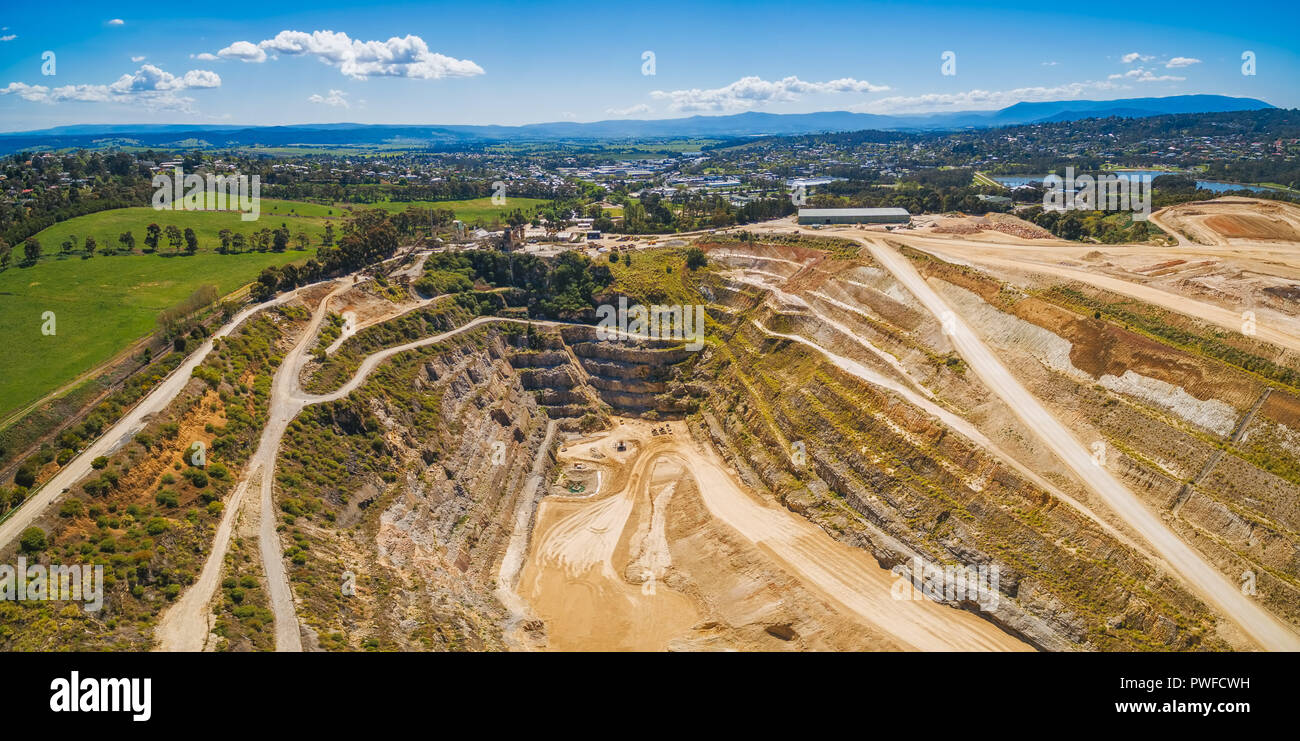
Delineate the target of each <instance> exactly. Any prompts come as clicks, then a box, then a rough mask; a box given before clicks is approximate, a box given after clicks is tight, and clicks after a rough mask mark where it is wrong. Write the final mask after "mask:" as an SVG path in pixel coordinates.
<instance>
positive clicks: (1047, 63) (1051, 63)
mask: <svg viewBox="0 0 1300 741" xmlns="http://www.w3.org/2000/svg"><path fill="white" fill-rule="evenodd" d="M1058 64H1060V62H1043V66H1044V67H1055V66H1056V65H1058Z"/></svg>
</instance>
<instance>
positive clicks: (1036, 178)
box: [993, 170, 1279, 193]
mask: <svg viewBox="0 0 1300 741" xmlns="http://www.w3.org/2000/svg"><path fill="white" fill-rule="evenodd" d="M1057 174H1062V173H1057ZM1114 174H1115V175H1117V176H1119V177H1122V178H1128V179H1133V178H1139V177H1141V176H1143V175H1149V176H1151V177H1152V178H1155V177H1158V176H1160V175H1174V174H1185V173H1172V172H1164V171H1162V170H1122V171H1118V172H1115V173H1114ZM1043 177H1044V176H1043V175H1013V176H995V177H994V178H993V179H994V180H996V181H998V182H999V183H1001V184H1003V185H1005V186H1007V187H1008V188H1014V187H1016V186H1017V185H1029V184H1041V183H1042V182H1043ZM1196 187H1197V188H1201V189H1204V190H1208V191H1212V192H1214V193H1226V192H1228V191H1232V190H1253V191H1255V192H1257V193H1264V192H1267V191H1271V190H1279V189H1278V188H1269V187H1267V186H1263V185H1239V184H1237V183H1224V182H1220V181H1218V180H1197V181H1196Z"/></svg>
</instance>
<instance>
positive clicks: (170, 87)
mask: <svg viewBox="0 0 1300 741" xmlns="http://www.w3.org/2000/svg"><path fill="white" fill-rule="evenodd" d="M220 86H221V78H220V77H219V76H218V75H217V73H215V72H211V71H209V70H199V69H194V70H190V71H189V72H186V73H185V74H183V75H180V76H177V75H173V74H171V73H170V72H166V71H164V70H162V69H159V68H158V67H155V66H154V65H152V64H146V65H143V66H141V67H140V69H138V70H136V71H135V72H134V73H132V74H125V75H122V76H121V77H119V78H117V80H116V81H114V82H112V83H110V84H108V85H63V86H61V87H56V88H50V87H46V86H45V85H28V84H26V83H23V82H11V83H9V85H7V86H6V87H3V88H0V95H17V96H18V97H20V98H22V99H23V100H28V101H31V102H33V103H47V104H51V105H52V104H54V103H64V102H70V101H71V102H83V103H108V102H112V103H132V104H137V105H141V106H143V107H145V108H147V109H150V110H155V109H166V110H182V111H187V110H190V107H191V104H192V103H193V102H194V99H193V98H189V97H184V96H180V95H177V93H179V92H180V91H182V90H191V89H202V88H215V87H220Z"/></svg>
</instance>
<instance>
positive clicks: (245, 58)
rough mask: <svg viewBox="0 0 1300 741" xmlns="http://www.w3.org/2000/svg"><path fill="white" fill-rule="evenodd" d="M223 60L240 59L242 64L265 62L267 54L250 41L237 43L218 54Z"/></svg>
mask: <svg viewBox="0 0 1300 741" xmlns="http://www.w3.org/2000/svg"><path fill="white" fill-rule="evenodd" d="M217 56H219V57H221V58H222V59H238V60H239V61H241V62H265V61H266V52H265V51H262V49H261V48H260V47H259V46H257V45H256V44H253V43H250V42H248V41H236V42H235V43H233V44H231V45H230V46H227V47H226V48H224V49H222V50H221V51H219V52H217Z"/></svg>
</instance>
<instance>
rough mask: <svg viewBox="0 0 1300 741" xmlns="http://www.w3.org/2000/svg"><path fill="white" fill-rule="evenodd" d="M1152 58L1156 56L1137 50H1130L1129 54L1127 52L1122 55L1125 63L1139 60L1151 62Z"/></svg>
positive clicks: (1121, 58)
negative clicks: (1140, 52)
mask: <svg viewBox="0 0 1300 741" xmlns="http://www.w3.org/2000/svg"><path fill="white" fill-rule="evenodd" d="M1152 59H1155V57H1153V56H1149V55H1146V54H1139V53H1137V52H1135V51H1134V52H1129V53H1128V54H1125V55H1124V56H1122V57H1120V60H1121V61H1122V62H1124V64H1132V63H1134V62H1137V61H1142V62H1150V61H1151V60H1152Z"/></svg>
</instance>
